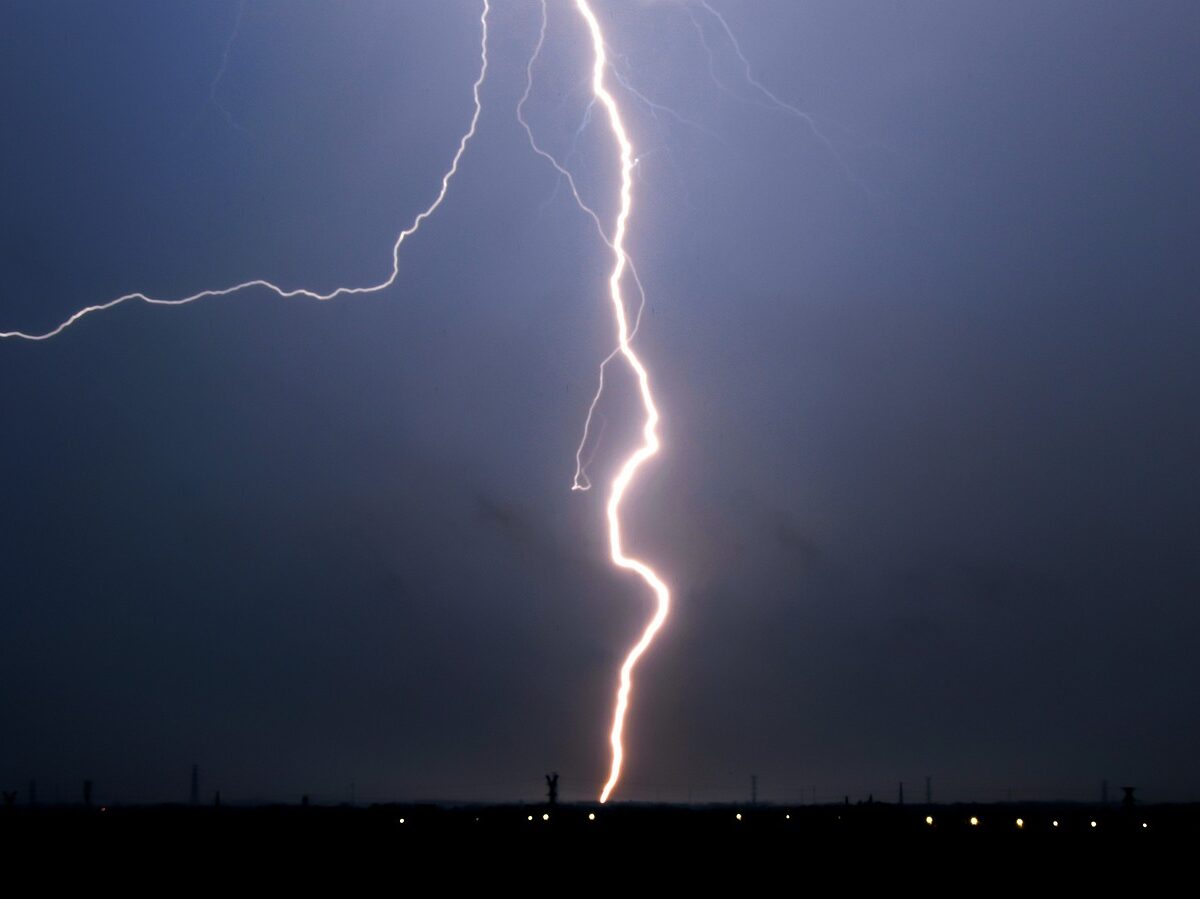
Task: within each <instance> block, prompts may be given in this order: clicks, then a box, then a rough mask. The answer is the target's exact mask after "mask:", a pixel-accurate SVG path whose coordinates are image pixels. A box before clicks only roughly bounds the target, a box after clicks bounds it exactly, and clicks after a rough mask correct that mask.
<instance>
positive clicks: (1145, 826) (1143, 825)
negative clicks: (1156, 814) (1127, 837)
mask: <svg viewBox="0 0 1200 899" xmlns="http://www.w3.org/2000/svg"><path fill="white" fill-rule="evenodd" d="M1149 826H1150V825H1149V824H1147V823H1146V822H1145V821H1143V822H1142V830H1145V829H1146V828H1147V827H1149Z"/></svg>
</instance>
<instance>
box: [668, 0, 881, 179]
mask: <svg viewBox="0 0 1200 899" xmlns="http://www.w3.org/2000/svg"><path fill="white" fill-rule="evenodd" d="M696 2H697V5H698V6H700V7H701V8H702V9H704V11H705V12H707V13H708V14H709V15H710V16H712V17H713V18H714V19H716V20H717V23H718V24H719V25H720V27H721V31H723V32H724V33H725V37H726V38H728V39H729V43H730V44H731V45H732V47H733V52H734V55H736V56H737V58H738V61H739V62H741V64H742V71H743V74H744V75H745V78H746V81H747V83H748V84H750V86H751V87H753V88H754V89H755V90H756V91H758V92H759V94H761V95H762V96H763V97H766V99H767V100H768V101H769V102H768V103H761V104H759V105H762V106H765V107H767V108H770V107H774V108H776V109H778V110H780V111H782V112H786V113H788V114H789V115H792V116H795V117H796V118H798V119H799V120H800V121H802V122H803V123H804V124H805V125H806V126H808V130H809V131H810V132H812V136H813V137H815V138H816V139H817V140H819V141H820V142H821V144H822V145H824V147H825V149H826V150H827V151H829V155H830V156H832V157H833V158H834V159H835V160H836V161H837V164H838V166H839V167H840V168H841V169H842V174H844V175H845V176H846V180H848V181H850V182H851V183H852V184H854V185H855V186H856V187H858V188H859V189H860V190H862V191H863V193H865V194H867V196H869V197H874V193H873V192H872V191H871V188H870V187H869V186H868V185H867V183H866V182H865V181H863V180H862V179H861V178H859V177H858V176H857V175H856V174H854V172H853V171H852V170H851V168H850V166H849V165H848V164H847V163H846V160H844V159H843V158H842V156H841V154H840V153H838V151H837V148H836V147H834V145H833V141H831V140H830V139H829V138H828V137H827V136H826V134H825V132H823V131H822V130H821V129H820V128H818V127H817V123H816V120H815V119H813V117H812V116H811V115H809V114H808V113H807V112H805V111H804V110H803V109H801V108H800V107H798V106H795V105H793V104H791V103H788V102H787V101H786V100H782V99H780V98H779V96H778V95H776V94H775V93H774V92H773V91H771V90H770V89H769V88H768V87H767V86H766V85H765V84H763V83H762V82H761V81H759V80H758V79H757V78H755V77H754V71H753V70H752V69H751V68H750V60H749V59H747V58H746V54H745V53H743V52H742V45H741V43H740V42H739V41H738V39H737V35H735V34H734V33H733V29H732V28H730V27H729V23H728V22H727V21H726V20H725V17H724V16H723V15H721V14H720V13H719V12H717V10H715V9H713V8H712V6H711V5H710V4H709V3H708V0H696ZM687 12H688V15H689V16H691V19H692V24H693V25H694V26H695V28H696V34H697V35H699V37H700V43H702V44H703V45H704V50H705V52H706V53H708V74H709V76H710V77H711V78H712V80H713V82H714V83H716V85H717V86H718V87H719V88H721V90H723V91H724V92H725V93H727V94H728V95H729V96H731V97H733V98H734V99H735V100H738V101H740V102H746V101H745V100H744V99H743V98H742V97H740V96H739V95H738V94H735V93H734V92H733V91H731V90H730V89H729V88H728V87H727V86H726V85H725V83H724V82H723V81H721V79H720V78H718V77H717V72H716V69H715V67H714V63H713V50H712V47H711V46H709V43H708V38H707V37H705V34H704V26H703V25H701V24H700V20H699V19H697V18H696V14H695V12H694V11H693V10H692V8H691V7H690V6H689V7H688V8H687Z"/></svg>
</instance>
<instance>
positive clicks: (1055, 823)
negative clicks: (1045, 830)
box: [1050, 821, 1058, 827]
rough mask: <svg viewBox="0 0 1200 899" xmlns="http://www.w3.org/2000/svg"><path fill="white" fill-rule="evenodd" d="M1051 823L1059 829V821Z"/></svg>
mask: <svg viewBox="0 0 1200 899" xmlns="http://www.w3.org/2000/svg"><path fill="white" fill-rule="evenodd" d="M1050 823H1051V824H1053V825H1054V826H1055V827H1058V822H1057V821H1051V822H1050Z"/></svg>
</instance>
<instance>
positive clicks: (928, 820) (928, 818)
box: [925, 815, 933, 827]
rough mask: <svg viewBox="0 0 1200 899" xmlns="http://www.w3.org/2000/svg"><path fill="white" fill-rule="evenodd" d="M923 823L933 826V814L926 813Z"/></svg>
mask: <svg viewBox="0 0 1200 899" xmlns="http://www.w3.org/2000/svg"><path fill="white" fill-rule="evenodd" d="M925 823H926V824H928V825H929V826H930V827H932V826H933V815H926V816H925Z"/></svg>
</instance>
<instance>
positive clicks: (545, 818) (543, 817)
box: [542, 812, 550, 821]
mask: <svg viewBox="0 0 1200 899" xmlns="http://www.w3.org/2000/svg"><path fill="white" fill-rule="evenodd" d="M542 820H543V821H549V820H550V813H549V812H545V813H544V814H543V815H542Z"/></svg>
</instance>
